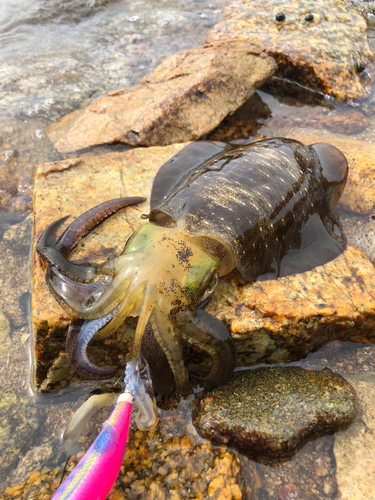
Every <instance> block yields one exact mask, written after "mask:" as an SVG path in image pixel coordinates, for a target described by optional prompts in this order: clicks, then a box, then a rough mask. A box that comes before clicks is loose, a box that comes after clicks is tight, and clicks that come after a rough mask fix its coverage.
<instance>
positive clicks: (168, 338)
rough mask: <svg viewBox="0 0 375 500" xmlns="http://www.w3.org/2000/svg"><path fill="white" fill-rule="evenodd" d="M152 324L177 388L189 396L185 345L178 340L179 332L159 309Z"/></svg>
mask: <svg viewBox="0 0 375 500" xmlns="http://www.w3.org/2000/svg"><path fill="white" fill-rule="evenodd" d="M150 324H151V327H152V331H153V333H154V335H155V337H156V340H157V341H158V343H159V345H160V347H161V348H162V349H163V351H164V354H165V355H166V356H167V359H168V363H169V366H170V368H171V370H172V372H173V376H174V379H175V383H176V388H177V389H178V391H179V393H180V394H181V395H183V396H188V395H189V394H191V389H190V385H189V373H188V371H187V369H186V367H185V365H184V359H183V347H182V345H181V343H180V342H178V341H176V337H177V336H178V334H177V333H176V332H175V331H174V329H173V326H172V324H171V323H170V322H168V323H167V322H166V321H165V318H163V317H162V315H161V314H160V313H159V311H158V310H157V309H155V310H154V312H153V314H152V316H151V318H150Z"/></svg>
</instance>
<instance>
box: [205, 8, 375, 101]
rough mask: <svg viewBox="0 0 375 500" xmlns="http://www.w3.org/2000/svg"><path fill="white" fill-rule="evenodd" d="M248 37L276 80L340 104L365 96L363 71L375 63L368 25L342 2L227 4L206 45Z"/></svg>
mask: <svg viewBox="0 0 375 500" xmlns="http://www.w3.org/2000/svg"><path fill="white" fill-rule="evenodd" d="M279 12H282V13H283V14H284V16H285V18H284V20H282V21H278V20H277V19H276V15H277V13H279ZM309 13H311V14H312V15H313V19H311V20H307V19H306V15H307V14H309ZM247 37H258V38H259V40H260V41H261V42H262V43H263V44H264V46H265V48H266V51H267V53H268V54H269V55H271V56H272V57H274V58H275V60H276V62H277V64H278V65H279V73H278V75H280V76H283V77H286V78H289V79H292V80H295V81H297V82H298V83H300V84H302V85H306V86H308V87H310V88H313V89H315V90H318V91H322V92H324V93H326V94H330V95H332V96H334V97H336V98H338V99H339V100H347V99H357V98H359V97H362V96H363V95H365V94H366V87H367V85H368V84H369V83H370V81H369V79H368V78H366V77H365V75H364V70H365V68H366V67H367V66H368V65H369V64H370V63H371V62H373V61H374V56H373V54H372V52H371V50H370V48H369V45H368V41H367V24H366V21H365V20H364V18H363V17H362V16H361V15H360V14H359V12H358V10H357V9H356V8H355V7H353V6H352V5H351V4H350V3H349V2H346V1H345V0H317V1H314V2H313V3H312V2H310V1H308V0H277V1H275V0H264V1H262V2H259V1H257V0H231V1H230V2H229V3H228V5H227V6H226V7H225V8H224V11H223V14H222V16H221V18H220V19H219V22H218V24H216V25H215V26H214V28H213V29H212V30H211V31H210V32H209V33H208V36H207V42H209V43H210V42H213V41H217V40H228V39H237V38H247ZM343 40H345V43H343ZM362 68H363V69H362Z"/></svg>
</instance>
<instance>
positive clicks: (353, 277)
mask: <svg viewBox="0 0 375 500" xmlns="http://www.w3.org/2000/svg"><path fill="white" fill-rule="evenodd" d="M311 142H316V141H314V140H313V138H312V140H311ZM183 146H184V144H178V145H172V146H167V147H163V148H158V147H152V148H147V149H143V148H140V149H133V150H130V151H127V152H124V153H112V154H108V155H103V156H99V157H95V158H89V157H86V158H78V159H74V160H65V161H61V162H54V163H48V164H44V165H40V166H39V167H38V169H37V172H36V176H35V188H34V246H35V243H36V241H37V240H38V238H39V236H40V235H41V233H42V231H43V230H44V228H45V227H46V226H47V225H48V224H49V223H50V222H52V221H54V220H56V219H58V218H60V217H62V216H65V215H68V214H71V216H72V217H71V218H70V219H69V220H68V221H67V222H66V223H65V226H63V229H64V228H65V227H66V226H67V225H68V224H69V223H70V221H72V220H73V219H74V218H75V217H77V216H78V215H80V214H81V213H83V212H84V211H86V210H88V209H89V208H91V207H93V206H95V205H96V204H98V203H100V202H103V201H106V200H108V199H111V198H117V197H120V196H132V195H134V196H140V195H141V196H145V197H147V198H148V199H149V198H150V192H151V186H152V181H153V178H154V176H155V174H156V172H157V170H158V169H159V168H160V166H161V165H162V164H163V163H165V162H166V161H167V160H168V159H169V158H170V157H171V156H173V155H174V154H176V153H177V152H178V151H180V150H181V149H182V148H183ZM148 212H149V205H148V203H147V202H146V203H143V204H141V205H139V206H134V207H129V208H128V209H127V210H124V211H122V212H121V213H119V214H116V215H115V216H113V217H112V218H111V219H109V220H108V221H106V222H105V223H104V224H103V225H102V226H100V227H99V228H98V229H96V230H95V231H93V233H92V234H91V235H90V236H88V237H87V238H85V239H84V240H83V241H82V242H81V243H80V244H79V245H78V248H77V249H76V250H75V252H74V254H72V257H71V258H72V259H73V260H78V259H85V260H88V261H90V262H92V263H98V262H102V261H103V260H105V259H107V258H108V256H109V255H111V254H113V253H116V252H120V251H121V250H122V248H123V246H124V244H125V242H126V240H127V238H128V237H129V236H130V234H132V233H133V232H134V231H135V230H136V229H137V228H138V227H139V225H140V224H141V223H142V220H141V219H140V215H141V214H142V213H148ZM32 269H33V270H32V279H33V297H32V322H33V330H34V337H35V342H34V345H35V373H34V379H35V385H36V387H37V388H39V389H41V390H45V391H48V390H53V389H57V388H62V387H66V386H67V385H68V384H69V383H70V382H71V381H74V372H73V370H72V367H71V366H70V365H69V363H68V362H67V359H66V357H65V355H64V354H60V353H61V352H62V351H64V344H65V337H66V331H67V328H68V326H69V324H70V322H71V318H70V317H69V316H68V315H67V313H66V312H65V311H64V310H63V309H62V308H61V307H60V306H59V305H58V303H57V302H56V301H55V299H54V298H53V296H52V295H51V294H50V292H49V290H48V288H47V286H46V283H45V280H44V271H45V263H44V262H43V261H42V260H41V259H40V258H39V257H38V256H37V255H36V254H34V255H33V261H32ZM207 311H209V312H211V313H213V314H215V315H216V316H217V317H218V318H219V319H221V320H223V321H224V322H225V324H226V325H227V326H228V328H229V330H230V331H231V333H232V335H233V337H234V339H235V341H236V344H237V349H238V353H239V359H238V363H239V365H251V364H256V363H259V362H267V363H272V362H288V361H292V360H296V359H300V358H301V357H303V356H305V355H306V354H307V353H308V352H310V351H312V350H316V349H318V348H320V347H322V346H323V345H325V344H326V343H327V342H330V341H332V340H336V339H341V340H347V341H354V342H365V343H368V342H373V343H375V277H374V267H373V265H372V264H371V263H370V261H369V260H368V259H367V258H365V257H364V255H363V254H362V253H361V252H360V251H358V250H356V249H354V248H351V247H348V248H347V249H346V251H345V252H344V253H343V254H342V255H340V256H339V257H338V258H337V259H335V260H334V261H331V262H328V263H327V264H326V265H324V266H320V267H318V268H316V269H314V270H312V271H308V272H306V273H303V274H298V275H295V276H288V277H285V278H281V279H278V280H276V281H275V280H273V281H264V282H261V281H259V282H256V283H253V284H251V283H249V284H246V285H243V283H242V282H241V279H240V278H239V276H238V275H237V274H236V273H231V275H229V276H227V277H225V278H222V279H221V280H220V283H219V286H218V289H217V292H216V293H215V296H214V298H213V300H212V302H211V303H210V304H209V306H208V307H207ZM134 325H135V323H134V319H133V318H129V320H127V321H126V322H125V326H124V328H123V329H119V330H118V331H117V332H116V334H115V335H114V336H113V337H111V338H110V339H106V340H105V341H104V342H97V343H94V342H93V343H92V344H93V345H92V346H91V343H90V346H89V356H90V359H92V360H93V362H95V363H97V364H99V365H100V366H116V365H117V364H118V363H119V360H120V361H121V359H122V358H123V357H124V356H125V354H126V352H127V351H128V349H129V346H130V342H131V337H132V335H133V332H134ZM119 374H121V369H120V372H119Z"/></svg>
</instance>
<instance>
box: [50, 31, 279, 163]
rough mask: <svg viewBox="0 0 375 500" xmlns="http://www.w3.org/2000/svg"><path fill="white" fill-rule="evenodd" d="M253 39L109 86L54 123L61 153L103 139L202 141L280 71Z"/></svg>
mask: <svg viewBox="0 0 375 500" xmlns="http://www.w3.org/2000/svg"><path fill="white" fill-rule="evenodd" d="M276 69H277V65H276V63H275V61H274V60H273V59H272V58H270V57H269V56H267V55H266V54H265V53H264V49H263V46H262V44H261V43H259V42H258V41H252V40H230V41H225V42H215V43H212V44H208V45H205V46H203V47H199V48H197V49H195V50H185V51H183V52H180V53H179V54H176V55H173V56H170V57H168V58H167V59H165V60H164V61H163V62H162V63H161V64H160V65H159V66H158V67H157V68H156V69H155V70H154V72H153V73H151V74H150V75H148V76H146V77H144V78H143V79H142V81H141V84H140V85H138V86H137V87H132V88H129V89H123V90H115V91H112V92H109V93H108V94H106V95H105V96H103V97H101V98H100V99H98V100H97V101H95V102H94V103H92V104H90V105H89V106H87V107H86V108H83V109H80V110H77V111H74V112H73V113H70V114H68V115H66V116H65V117H63V118H62V119H61V120H60V121H59V122H57V123H55V124H53V125H51V126H50V127H49V129H48V131H47V133H48V137H49V138H50V139H51V141H52V142H53V143H54V145H55V147H56V149H57V150H58V151H59V152H60V153H67V152H72V151H77V150H79V149H84V148H87V147H89V146H95V145H99V144H112V143H118V142H120V143H124V144H129V145H131V146H163V145H166V144H172V143H176V142H184V141H191V140H197V139H200V138H201V137H203V136H204V135H206V134H208V133H209V132H211V130H213V129H214V128H215V127H216V126H217V125H218V124H219V123H220V122H221V121H222V120H223V119H224V118H225V117H226V116H227V115H228V114H230V113H232V112H233V111H235V110H236V109H237V108H239V107H240V106H241V105H242V104H243V103H244V102H245V101H246V100H247V99H248V98H249V97H250V96H251V95H252V94H253V93H254V92H255V90H256V89H257V88H258V87H260V86H261V85H262V84H263V83H264V82H265V81H266V80H267V79H268V78H270V77H271V76H272V75H273V74H274V73H275V71H276Z"/></svg>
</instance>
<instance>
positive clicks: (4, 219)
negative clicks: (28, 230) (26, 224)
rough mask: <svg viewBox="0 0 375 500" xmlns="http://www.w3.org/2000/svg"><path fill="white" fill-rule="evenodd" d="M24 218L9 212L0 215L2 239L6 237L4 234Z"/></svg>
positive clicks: (0, 234)
mask: <svg viewBox="0 0 375 500" xmlns="http://www.w3.org/2000/svg"><path fill="white" fill-rule="evenodd" d="M22 219H23V217H20V216H19V215H17V214H16V213H14V212H8V213H4V214H2V215H0V239H1V238H3V237H4V233H5V232H7V231H8V230H9V228H11V227H12V226H13V225H14V224H18V223H19V222H21V221H22Z"/></svg>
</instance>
